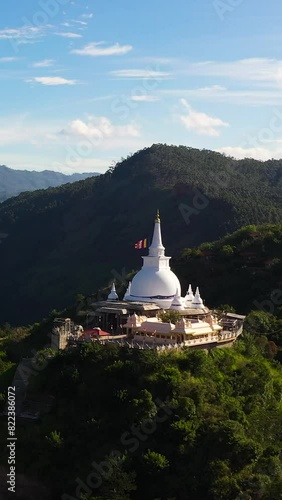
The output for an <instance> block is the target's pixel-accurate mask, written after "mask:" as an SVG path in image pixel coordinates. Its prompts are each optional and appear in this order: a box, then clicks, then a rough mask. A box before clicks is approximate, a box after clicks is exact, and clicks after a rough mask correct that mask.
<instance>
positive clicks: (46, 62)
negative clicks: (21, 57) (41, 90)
mask: <svg viewBox="0 0 282 500" xmlns="http://www.w3.org/2000/svg"><path fill="white" fill-rule="evenodd" d="M54 62H55V61H54V59H43V60H42V61H38V62H35V63H33V65H32V66H33V68H49V67H50V66H53V64H54Z"/></svg>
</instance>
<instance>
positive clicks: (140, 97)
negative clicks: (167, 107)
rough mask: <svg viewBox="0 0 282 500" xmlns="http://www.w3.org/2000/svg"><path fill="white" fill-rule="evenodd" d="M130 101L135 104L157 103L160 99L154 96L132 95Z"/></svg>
mask: <svg viewBox="0 0 282 500" xmlns="http://www.w3.org/2000/svg"><path fill="white" fill-rule="evenodd" d="M130 100H131V101H137V102H156V101H159V100H160V98H159V97H157V96H155V95H145V94H144V95H133V96H131V98H130Z"/></svg>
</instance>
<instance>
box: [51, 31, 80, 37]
mask: <svg viewBox="0 0 282 500" xmlns="http://www.w3.org/2000/svg"><path fill="white" fill-rule="evenodd" d="M55 35H58V36H62V37H65V38H82V35H80V34H79V33H72V32H70V31H65V32H64V31H63V32H62V33H55Z"/></svg>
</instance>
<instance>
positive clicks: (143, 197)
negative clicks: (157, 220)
mask: <svg viewBox="0 0 282 500" xmlns="http://www.w3.org/2000/svg"><path fill="white" fill-rule="evenodd" d="M281 179H282V161H274V160H271V161H268V162H259V161H255V160H252V159H246V160H241V161H236V160H235V159H233V158H229V157H225V156H224V155H222V154H220V153H216V152H213V151H208V150H203V151H200V150H197V149H192V148H187V147H184V146H179V147H177V146H167V145H161V144H156V145H153V146H152V147H150V148H147V149H144V150H142V151H138V152H136V153H135V154H134V155H132V156H129V157H128V158H127V159H125V160H122V161H120V162H119V163H117V165H116V166H115V167H113V168H111V169H109V170H108V172H107V173H106V174H104V175H101V176H99V177H92V178H90V179H86V180H84V181H80V182H76V183H73V184H67V185H64V186H61V187H57V188H50V189H48V190H41V191H34V192H32V193H24V194H21V195H20V196H18V197H17V198H12V199H10V200H7V201H6V202H4V203H2V204H1V206H0V233H2V234H4V235H8V236H7V237H6V238H2V244H1V245H0V273H1V284H2V286H1V290H0V301H1V312H0V322H1V321H2V322H3V321H7V320H8V321H10V322H12V323H13V324H17V323H18V324H23V323H26V322H33V321H35V320H37V319H40V318H41V317H42V316H43V315H45V314H47V313H48V312H49V311H50V310H51V309H53V308H54V307H56V308H62V307H65V306H66V305H68V304H70V303H72V302H73V299H74V296H75V294H77V293H83V294H89V293H91V292H93V291H96V290H97V288H99V287H101V286H104V285H105V284H107V283H108V282H109V281H111V280H113V279H117V278H120V279H124V276H125V274H126V273H127V272H130V271H131V270H132V269H138V268H139V267H140V251H136V250H134V243H135V242H136V241H138V240H139V239H141V238H144V237H150V236H151V233H152V229H153V220H154V214H155V211H156V209H157V208H159V209H160V211H161V218H162V222H163V225H162V231H163V239H164V243H165V246H166V249H167V254H168V255H173V256H176V255H177V254H178V253H179V252H181V251H182V250H183V248H187V247H190V248H191V247H195V246H197V245H199V244H201V243H202V242H205V241H212V240H215V239H219V238H222V237H223V236H225V235H226V234H227V233H230V232H232V231H234V230H236V229H238V228H239V227H241V226H242V225H249V224H265V223H272V224H273V223H279V222H280V221H281V220H282V187H281V186H282V180H281ZM172 264H173V262H172ZM187 271H189V264H187ZM188 274H189V272H188ZM184 279H185V276H184V275H183V280H184ZM183 285H184V286H186V285H187V283H186V282H185V283H183ZM205 295H206V297H207V298H208V294H205Z"/></svg>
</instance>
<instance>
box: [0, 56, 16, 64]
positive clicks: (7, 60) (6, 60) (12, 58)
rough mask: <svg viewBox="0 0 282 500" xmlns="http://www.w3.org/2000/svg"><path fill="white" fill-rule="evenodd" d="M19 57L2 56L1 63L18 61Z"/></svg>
mask: <svg viewBox="0 0 282 500" xmlns="http://www.w3.org/2000/svg"><path fill="white" fill-rule="evenodd" d="M17 60H18V57H0V63H5V62H14V61H17Z"/></svg>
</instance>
